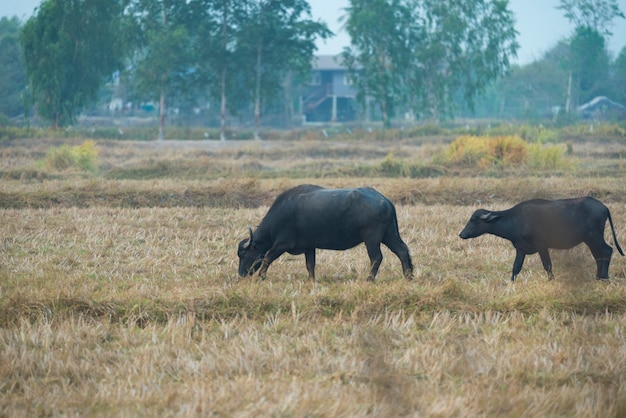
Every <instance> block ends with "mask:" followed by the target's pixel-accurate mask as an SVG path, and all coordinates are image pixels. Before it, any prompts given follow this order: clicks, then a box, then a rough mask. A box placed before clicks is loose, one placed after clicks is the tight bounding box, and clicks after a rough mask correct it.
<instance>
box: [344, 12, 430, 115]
mask: <svg viewBox="0 0 626 418" xmlns="http://www.w3.org/2000/svg"><path fill="white" fill-rule="evenodd" d="M346 12H347V20H346V23H345V28H346V31H347V32H348V34H349V35H350V39H351V45H350V46H349V47H347V48H345V49H344V52H343V53H342V59H343V61H344V64H345V65H346V66H347V67H348V68H349V70H350V76H351V77H352V79H353V82H354V85H355V87H356V89H357V100H358V101H359V102H360V103H361V105H362V106H363V107H367V106H368V104H367V101H368V100H370V99H371V100H373V101H374V102H375V103H377V105H378V107H379V109H380V113H381V117H382V120H383V125H384V126H385V127H388V126H389V124H390V121H391V118H392V117H393V116H394V112H395V108H396V105H397V104H398V102H401V101H402V100H403V92H404V89H403V78H404V77H405V73H404V71H405V70H406V66H407V65H408V63H409V56H410V54H411V53H412V52H414V50H413V49H412V48H414V46H412V45H411V43H412V42H413V41H415V40H417V39H418V38H419V36H415V33H414V32H415V30H416V29H417V30H418V31H419V28H416V27H414V23H413V22H411V19H412V14H411V9H410V5H409V4H408V3H407V2H406V1H404V0H383V1H381V0H351V1H350V6H349V7H348V8H346ZM357 73H358V76H357Z"/></svg>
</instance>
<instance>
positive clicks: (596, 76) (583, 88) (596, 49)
mask: <svg viewBox="0 0 626 418" xmlns="http://www.w3.org/2000/svg"><path fill="white" fill-rule="evenodd" d="M569 62H570V69H571V71H572V77H573V85H574V88H575V91H576V92H578V93H579V96H580V103H585V102H587V101H589V100H591V99H593V98H594V97H596V96H598V95H605V94H607V93H608V91H607V86H608V84H609V68H610V65H609V64H610V58H609V53H608V51H607V49H606V42H605V39H604V37H603V36H602V35H601V34H600V33H599V32H598V31H597V30H595V29H592V28H590V27H587V26H579V27H577V28H576V30H575V32H574V36H573V37H572V40H571V41H570V60H569Z"/></svg>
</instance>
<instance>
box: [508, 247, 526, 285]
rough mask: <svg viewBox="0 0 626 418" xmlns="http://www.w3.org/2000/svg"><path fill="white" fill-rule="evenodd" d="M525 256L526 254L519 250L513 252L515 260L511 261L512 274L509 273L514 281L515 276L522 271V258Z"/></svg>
mask: <svg viewBox="0 0 626 418" xmlns="http://www.w3.org/2000/svg"><path fill="white" fill-rule="evenodd" d="M525 258H526V254H525V253H523V252H522V251H520V250H516V253H515V261H514V262H513V274H512V275H511V281H512V282H514V281H515V276H517V275H518V274H519V272H520V271H522V266H523V265H524V259H525Z"/></svg>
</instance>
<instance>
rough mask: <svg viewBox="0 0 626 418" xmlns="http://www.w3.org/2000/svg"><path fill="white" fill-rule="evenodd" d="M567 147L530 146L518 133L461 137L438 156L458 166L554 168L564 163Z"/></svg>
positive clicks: (447, 162)
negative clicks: (515, 134)
mask: <svg viewBox="0 0 626 418" xmlns="http://www.w3.org/2000/svg"><path fill="white" fill-rule="evenodd" d="M564 154H565V151H564V148H563V147H562V146H560V145H553V146H548V147H546V146H543V145H542V144H541V143H540V142H537V143H534V144H532V145H528V144H527V143H526V142H525V141H524V140H522V139H521V138H520V137H519V136H496V137H488V136H469V135H466V136H461V137H459V138H457V139H456V140H455V141H454V142H452V144H450V145H449V146H448V147H447V148H446V149H445V150H444V151H443V152H442V154H440V155H439V156H438V157H437V158H438V159H439V161H438V162H439V163H441V164H448V165H452V166H457V167H468V168H469V167H481V168H488V167H494V166H496V167H519V166H522V165H524V164H525V165H526V166H527V167H528V168H531V169H554V168H559V167H563V166H564V162H563V158H564Z"/></svg>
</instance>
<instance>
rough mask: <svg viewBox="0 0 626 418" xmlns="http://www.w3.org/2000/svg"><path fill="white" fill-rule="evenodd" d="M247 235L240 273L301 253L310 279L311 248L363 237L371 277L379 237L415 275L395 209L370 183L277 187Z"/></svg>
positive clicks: (262, 272) (342, 245)
mask: <svg viewBox="0 0 626 418" xmlns="http://www.w3.org/2000/svg"><path fill="white" fill-rule="evenodd" d="M248 229H249V233H250V236H249V237H248V238H246V239H244V240H243V241H241V242H240V243H239V248H238V251H237V255H238V256H239V276H242V277H243V276H246V275H252V274H254V272H256V271H257V270H258V271H259V276H260V277H261V278H265V276H266V273H267V268H268V267H269V266H270V264H272V262H273V261H274V260H276V259H277V258H278V257H280V255H281V254H283V253H285V252H288V253H290V254H294V255H295V254H304V257H305V261H306V268H307V270H308V272H309V279H315V250H316V249H317V248H320V249H327V250H347V249H348V248H352V247H355V246H356V245H358V244H360V243H362V242H364V243H365V247H366V248H367V253H368V255H369V258H370V261H371V268H370V272H369V275H368V280H374V278H375V277H376V273H377V272H378V267H379V266H380V263H381V261H382V259H383V254H382V252H381V251H380V243H381V242H382V243H383V244H385V245H386V246H387V247H389V249H390V250H391V251H393V252H394V253H395V254H396V255H397V256H398V258H399V259H400V261H401V263H402V270H403V272H404V276H405V277H406V278H407V279H411V278H412V277H413V264H412V262H411V256H410V255H409V250H408V248H407V246H406V244H405V243H404V241H402V239H401V238H400V233H399V231H398V220H397V217H396V209H395V207H394V205H393V203H391V201H390V200H389V199H387V198H386V197H385V196H383V195H382V194H381V193H379V192H378V191H376V190H374V189H372V188H370V187H362V188H358V189H325V188H322V187H319V186H314V185H310V184H306V185H300V186H296V187H294V188H292V189H289V190H286V191H284V192H283V193H281V194H280V195H279V196H278V197H277V198H276V200H275V201H274V203H273V204H272V206H271V207H270V209H269V211H268V212H267V214H266V215H265V217H264V218H263V220H262V221H261V224H260V225H259V226H258V227H257V229H256V231H254V232H252V228H248Z"/></svg>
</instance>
